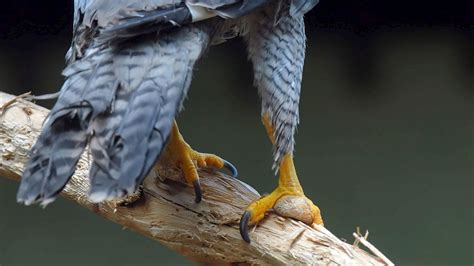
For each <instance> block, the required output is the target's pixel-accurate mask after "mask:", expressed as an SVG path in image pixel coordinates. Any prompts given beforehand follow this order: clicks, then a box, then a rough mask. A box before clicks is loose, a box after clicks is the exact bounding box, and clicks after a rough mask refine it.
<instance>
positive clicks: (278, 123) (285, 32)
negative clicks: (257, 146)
mask: <svg viewBox="0 0 474 266" xmlns="http://www.w3.org/2000/svg"><path fill="white" fill-rule="evenodd" d="M274 8H278V7H276V6H275V7H274ZM281 12H287V13H286V15H285V14H284V13H283V14H284V15H283V16H282V17H281V18H279V20H278V23H276V24H275V23H274V21H275V18H274V15H275V12H274V9H272V8H268V9H265V10H264V11H262V12H260V13H259V14H256V15H254V17H253V20H252V22H251V25H250V30H249V33H248V36H247V39H248V49H249V57H250V59H251V60H252V62H253V68H254V75H255V77H254V82H255V85H256V86H257V87H258V89H259V92H260V95H261V96H262V115H264V114H266V115H268V116H269V118H270V120H271V123H272V125H273V128H274V129H275V135H274V138H275V144H274V165H273V167H274V168H275V169H276V170H278V165H279V163H280V161H281V159H282V158H283V156H284V155H285V154H288V153H293V149H294V143H295V140H294V134H295V131H296V127H297V125H298V122H299V111H298V105H299V100H300V89H301V81H302V75H303V65H304V57H305V45H306V43H305V42H306V36H305V31H304V21H303V17H302V16H299V17H292V16H289V15H288V12H289V10H288V8H286V9H283V10H282V11H281Z"/></svg>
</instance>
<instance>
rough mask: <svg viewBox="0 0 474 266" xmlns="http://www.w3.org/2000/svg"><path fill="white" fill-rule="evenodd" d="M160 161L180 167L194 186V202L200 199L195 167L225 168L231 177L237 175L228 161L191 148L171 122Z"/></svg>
mask: <svg viewBox="0 0 474 266" xmlns="http://www.w3.org/2000/svg"><path fill="white" fill-rule="evenodd" d="M160 161H161V162H163V163H164V164H165V165H167V166H175V167H178V168H181V170H182V171H183V174H184V177H185V179H186V182H187V183H188V184H190V185H192V186H193V187H194V192H195V196H196V199H195V201H196V203H199V202H201V200H202V191H201V185H200V182H199V175H198V172H197V167H212V168H217V169H222V168H227V169H228V170H229V171H230V172H231V174H232V176H233V177H237V174H238V173H237V169H236V168H235V166H234V165H232V164H231V163H229V162H228V161H226V160H224V159H222V158H220V157H219V156H216V155H214V154H209V153H200V152H197V151H195V150H193V149H192V148H191V146H189V144H188V143H186V141H185V140H184V138H183V136H182V135H181V133H180V132H179V129H178V124H177V123H176V121H174V122H173V128H172V129H171V133H170V136H169V139H168V144H167V145H166V147H165V149H164V150H163V154H162V155H161V157H160Z"/></svg>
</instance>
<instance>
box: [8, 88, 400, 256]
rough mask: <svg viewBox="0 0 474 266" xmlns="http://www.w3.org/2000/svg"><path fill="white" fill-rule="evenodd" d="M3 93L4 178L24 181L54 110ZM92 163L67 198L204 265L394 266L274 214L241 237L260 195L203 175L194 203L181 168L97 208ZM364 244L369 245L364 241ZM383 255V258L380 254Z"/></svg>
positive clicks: (83, 165)
mask: <svg viewBox="0 0 474 266" xmlns="http://www.w3.org/2000/svg"><path fill="white" fill-rule="evenodd" d="M14 98H15V96H12V95H8V94H5V93H2V92H0V106H2V108H0V119H1V120H0V176H4V177H7V178H10V179H13V180H16V181H19V180H20V176H21V173H22V171H23V165H24V163H25V161H26V160H27V157H28V151H29V149H30V148H31V146H32V144H33V143H34V141H35V139H36V138H37V136H38V134H39V132H40V130H41V126H42V123H43V120H44V119H45V117H46V116H47V114H48V110H47V109H45V108H43V107H40V106H38V105H35V104H33V103H31V102H28V101H25V100H22V99H14ZM88 170H89V158H88V156H87V153H85V154H84V155H83V157H82V159H81V160H80V162H79V164H78V167H77V170H76V173H75V175H74V176H73V177H72V179H71V181H70V182H69V184H68V185H67V186H66V188H65V190H64V191H63V193H62V195H63V196H64V197H66V198H68V199H70V200H72V201H74V202H76V203H78V204H80V205H81V206H83V207H85V208H87V209H89V210H91V211H93V212H95V213H96V214H99V215H101V216H103V217H105V218H107V219H109V220H111V221H113V222H115V223H118V224H121V225H123V226H124V227H126V228H128V229H130V230H133V231H135V232H138V233H140V234H142V235H144V236H147V237H149V238H152V239H154V240H156V241H159V242H160V243H161V244H163V245H165V246H167V247H169V248H170V249H172V250H174V251H176V252H178V253H180V254H181V255H183V256H186V257H188V258H189V259H191V260H193V261H195V262H198V263H203V264H215V263H219V264H230V263H236V264H239V263H242V264H259V265H260V264H261V265H287V264H290V265H293V264H313V265H314V264H323V265H327V264H342V265H349V264H360V265H384V264H391V262H390V261H389V260H388V259H386V258H385V257H383V255H382V256H380V255H378V254H377V256H374V255H370V254H369V253H368V252H366V251H364V250H362V249H360V248H358V247H357V246H356V245H350V244H347V243H345V242H343V241H341V240H340V239H338V238H337V237H335V236H334V235H333V234H332V233H331V232H329V231H328V230H327V229H325V228H324V227H322V226H313V227H310V226H308V225H306V224H304V223H302V222H298V221H295V220H292V219H288V218H283V217H280V216H277V215H275V214H269V215H268V217H267V218H266V219H264V221H263V222H261V223H260V224H259V225H258V226H257V227H256V228H255V230H254V231H253V232H252V233H251V238H252V243H251V244H247V243H245V242H244V241H243V240H242V239H241V237H240V234H239V229H238V221H239V219H240V215H241V213H242V211H243V209H244V208H245V207H246V206H247V205H248V204H249V202H251V201H252V200H254V199H257V198H258V197H259V195H258V193H256V192H255V191H254V190H253V189H252V188H251V187H249V186H248V185H246V184H244V183H242V182H241V181H238V180H236V179H232V178H230V177H228V176H225V175H223V174H221V173H217V172H212V171H200V176H201V177H202V179H201V185H202V187H203V192H204V195H203V201H202V202H201V203H200V204H196V203H194V195H193V189H192V188H190V187H188V186H187V185H185V184H184V182H183V181H182V180H183V178H182V176H181V174H180V172H179V171H176V170H175V169H167V168H166V167H157V169H156V170H154V171H152V173H150V175H149V176H148V177H147V178H146V180H145V182H144V184H143V189H142V192H143V193H142V197H141V198H140V199H139V200H138V201H137V202H135V203H133V204H131V205H129V206H121V205H117V204H116V203H114V202H104V203H100V204H94V203H92V202H90V201H89V200H88V198H87V192H88V184H89V182H88V172H89V171H88ZM361 243H363V242H361ZM380 254H381V253H380Z"/></svg>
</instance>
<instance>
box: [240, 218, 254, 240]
mask: <svg viewBox="0 0 474 266" xmlns="http://www.w3.org/2000/svg"><path fill="white" fill-rule="evenodd" d="M250 217H252V213H251V212H250V211H245V212H244V214H242V218H240V225H239V229H240V235H241V236H242V239H243V240H244V241H245V242H247V243H250V237H249V230H248V224H249V220H250Z"/></svg>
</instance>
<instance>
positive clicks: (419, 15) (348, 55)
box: [0, 0, 474, 266]
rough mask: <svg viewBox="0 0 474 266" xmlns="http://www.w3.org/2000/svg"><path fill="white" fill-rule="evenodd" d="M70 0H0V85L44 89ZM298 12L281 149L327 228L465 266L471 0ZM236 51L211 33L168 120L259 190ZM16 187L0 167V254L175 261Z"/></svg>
mask: <svg viewBox="0 0 474 266" xmlns="http://www.w3.org/2000/svg"><path fill="white" fill-rule="evenodd" d="M72 2H73V1H72V0H69V1H64V0H48V1H29V0H16V1H4V2H3V3H2V8H1V10H0V90H1V91H4V92H8V93H13V94H19V93H22V92H26V91H30V90H32V91H33V92H34V93H35V94H42V93H47V92H52V91H56V90H58V89H59V88H60V86H61V84H62V81H63V78H62V76H61V75H60V73H61V70H62V68H63V67H64V61H63V58H64V54H65V53H66V51H67V49H68V46H69V42H70V37H71V20H72ZM306 20H307V34H308V37H309V40H308V51H307V58H306V66H305V72H304V82H303V88H302V98H301V105H300V110H301V111H300V112H301V125H300V127H299V130H298V134H297V145H296V154H295V156H296V159H295V160H296V166H297V170H298V173H299V177H300V180H301V182H302V184H303V186H304V189H305V192H306V194H307V195H308V197H310V198H311V199H313V200H314V201H315V202H316V203H317V204H318V205H319V206H320V207H321V209H322V212H323V217H324V219H325V224H326V226H327V228H328V229H329V230H331V231H332V232H333V233H334V234H336V235H337V236H339V237H341V238H344V239H347V241H348V242H352V241H353V238H352V236H351V234H352V232H354V230H355V228H356V226H360V227H361V228H362V229H364V230H365V229H368V230H369V231H370V236H369V241H371V242H372V243H373V244H375V245H376V246H377V247H378V248H379V249H380V250H381V251H382V252H383V253H385V255H386V256H387V257H389V258H390V259H391V260H392V261H394V262H395V263H396V264H400V265H408V264H412V265H436V264H438V265H472V264H473V263H474V260H473V250H474V249H473V237H474V232H473V221H474V219H473V202H474V201H473V187H474V186H473V174H474V169H473V165H474V164H473V162H474V160H473V159H474V156H473V151H474V142H473V133H474V131H473V129H474V119H473V111H474V110H473V96H474V93H473V92H474V91H473V89H474V75H473V74H474V2H473V1H461V0H458V1H451V2H446V1H444V2H442V1H440V2H437V3H436V2H435V1H400V0H398V1H396V0H386V1H377V0H359V1H342V0H321V3H320V4H319V5H318V6H316V8H315V9H314V10H313V11H311V13H309V14H308V16H307V17H306ZM245 58H246V55H245V46H244V43H243V42H242V41H241V40H232V41H230V42H228V43H225V44H223V45H221V46H218V47H213V49H211V51H210V53H209V54H208V55H207V56H206V57H205V58H204V60H202V62H201V63H200V64H199V65H198V66H197V68H196V71H195V78H194V81H193V84H192V86H191V89H190V93H189V97H188V100H187V101H186V103H185V107H186V109H185V111H184V112H183V113H182V114H181V115H180V116H179V118H178V121H179V123H180V126H181V131H182V132H183V134H184V136H185V137H186V139H187V140H188V142H189V143H190V144H191V145H192V146H193V147H194V148H195V149H197V150H199V151H205V152H213V153H216V154H219V155H221V156H222V157H224V158H226V159H228V160H230V161H232V162H233V163H234V164H236V165H237V166H238V168H239V171H240V176H241V178H242V179H243V180H244V181H245V182H247V183H249V184H251V185H252V186H253V187H255V188H256V189H257V190H258V191H260V192H261V193H264V192H270V191H272V190H273V189H274V187H275V186H276V185H277V178H276V177H275V176H274V175H273V173H272V171H271V164H272V153H271V145H270V142H269V141H268V140H267V137H266V134H265V131H264V129H263V127H262V126H261V123H260V100H259V98H258V95H257V91H256V89H255V88H253V86H252V72H251V65H250V63H249V62H248V61H247V60H246V59H245ZM52 103H53V102H40V104H44V105H45V106H47V107H51V105H52ZM17 187H18V184H17V183H15V182H12V181H9V180H6V179H2V178H0V202H1V204H0V265H2V266H6V265H22V264H27V265H28V264H29V265H33V264H34V265H156V264H182V265H187V264H191V263H190V262H189V261H187V260H186V259H183V258H182V257H180V256H179V255H177V254H175V253H174V252H172V251H169V250H168V249H166V248H164V247H162V246H161V245H159V244H157V243H155V242H154V241H151V240H149V239H146V238H144V237H141V236H139V235H137V234H134V233H132V232H130V231H127V230H122V228H121V227H120V226H118V225H115V224H113V223H111V222H108V221H106V220H104V219H103V218H100V217H98V216H97V215H95V214H93V213H90V212H88V211H86V210H84V209H82V208H80V207H78V206H76V205H75V204H73V203H71V202H68V201H66V200H64V199H59V200H58V201H56V202H55V204H52V205H50V206H48V208H47V209H46V210H43V209H41V208H39V207H37V206H35V207H28V208H27V207H24V206H20V205H18V204H17V203H16V201H15V194H16V190H17Z"/></svg>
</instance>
